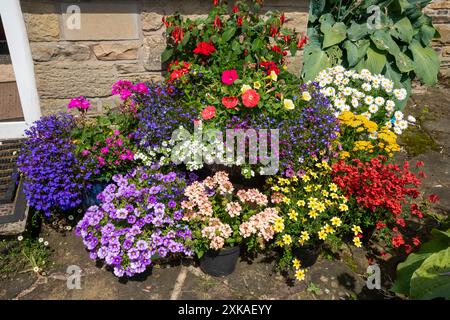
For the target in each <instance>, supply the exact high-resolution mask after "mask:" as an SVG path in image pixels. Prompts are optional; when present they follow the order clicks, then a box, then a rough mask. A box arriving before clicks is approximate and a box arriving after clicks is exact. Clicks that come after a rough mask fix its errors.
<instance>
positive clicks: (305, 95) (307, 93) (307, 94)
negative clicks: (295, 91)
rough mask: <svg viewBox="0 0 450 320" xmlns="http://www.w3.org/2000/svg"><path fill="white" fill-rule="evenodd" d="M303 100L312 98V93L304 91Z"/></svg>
mask: <svg viewBox="0 0 450 320" xmlns="http://www.w3.org/2000/svg"><path fill="white" fill-rule="evenodd" d="M302 100H305V101H309V100H311V95H310V94H309V92H308V91H305V92H303V93H302Z"/></svg>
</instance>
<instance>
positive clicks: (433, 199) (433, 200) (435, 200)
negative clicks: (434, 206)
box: [428, 194, 441, 203]
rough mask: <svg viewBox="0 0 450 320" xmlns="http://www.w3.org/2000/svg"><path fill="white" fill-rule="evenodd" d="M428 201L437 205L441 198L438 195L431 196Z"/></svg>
mask: <svg viewBox="0 0 450 320" xmlns="http://www.w3.org/2000/svg"><path fill="white" fill-rule="evenodd" d="M428 200H430V202H432V203H436V202H438V201H439V200H441V198H439V196H438V195H437V194H430V195H429V196H428Z"/></svg>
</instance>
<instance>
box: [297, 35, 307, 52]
mask: <svg viewBox="0 0 450 320" xmlns="http://www.w3.org/2000/svg"><path fill="white" fill-rule="evenodd" d="M308 40H309V37H308V36H302V37H301V38H299V39H298V42H297V49H301V48H303V46H304V45H305V44H306V42H308Z"/></svg>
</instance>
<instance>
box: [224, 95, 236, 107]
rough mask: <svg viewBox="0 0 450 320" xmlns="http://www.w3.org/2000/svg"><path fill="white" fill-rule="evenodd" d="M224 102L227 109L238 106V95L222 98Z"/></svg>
mask: <svg viewBox="0 0 450 320" xmlns="http://www.w3.org/2000/svg"><path fill="white" fill-rule="evenodd" d="M222 104H223V105H224V106H225V108H227V109H232V108H234V107H236V106H237V104H238V98H236V97H223V98H222Z"/></svg>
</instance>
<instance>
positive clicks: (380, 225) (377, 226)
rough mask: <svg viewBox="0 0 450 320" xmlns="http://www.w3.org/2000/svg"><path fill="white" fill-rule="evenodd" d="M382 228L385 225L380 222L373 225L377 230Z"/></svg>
mask: <svg viewBox="0 0 450 320" xmlns="http://www.w3.org/2000/svg"><path fill="white" fill-rule="evenodd" d="M384 227H386V224H385V223H383V222H381V221H377V224H376V225H375V228H377V230H379V229H383V228H384Z"/></svg>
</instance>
